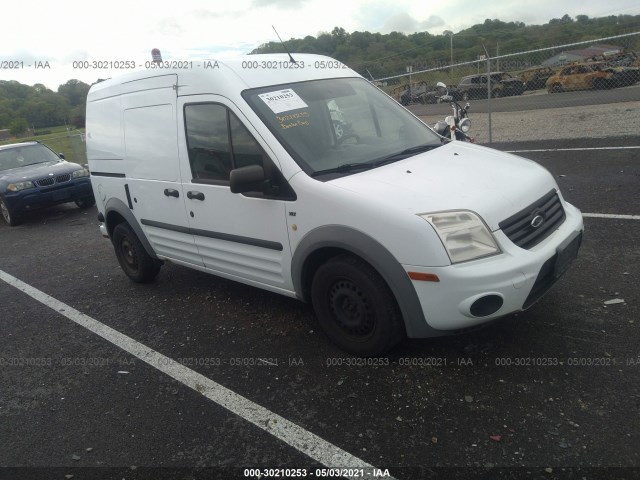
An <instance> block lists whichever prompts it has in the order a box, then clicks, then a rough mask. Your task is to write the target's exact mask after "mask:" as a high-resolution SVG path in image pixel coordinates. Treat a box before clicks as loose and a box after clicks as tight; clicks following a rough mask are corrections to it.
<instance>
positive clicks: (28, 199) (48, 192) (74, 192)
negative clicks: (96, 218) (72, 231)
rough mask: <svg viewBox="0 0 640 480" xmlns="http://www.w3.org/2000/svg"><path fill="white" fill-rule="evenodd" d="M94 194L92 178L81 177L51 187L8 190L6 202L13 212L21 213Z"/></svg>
mask: <svg viewBox="0 0 640 480" xmlns="http://www.w3.org/2000/svg"><path fill="white" fill-rule="evenodd" d="M91 196H93V189H92V188H91V180H90V179H89V177H81V178H75V179H72V180H69V181H68V182H64V183H58V184H55V185H53V186H51V187H35V188H28V189H26V190H20V191H18V192H7V194H6V195H5V200H6V203H7V205H8V207H9V209H11V210H12V211H13V212H15V213H20V212H24V211H27V210H32V209H36V208H42V207H49V206H53V205H57V204H60V203H67V202H74V201H76V200H80V199H83V198H86V197H91Z"/></svg>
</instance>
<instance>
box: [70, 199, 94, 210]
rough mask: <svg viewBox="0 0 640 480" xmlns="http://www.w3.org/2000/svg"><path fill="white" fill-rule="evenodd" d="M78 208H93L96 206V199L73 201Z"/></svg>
mask: <svg viewBox="0 0 640 480" xmlns="http://www.w3.org/2000/svg"><path fill="white" fill-rule="evenodd" d="M75 203H76V205H77V206H78V208H80V209H82V210H84V209H85V208H89V207H93V206H94V205H95V204H96V199H95V198H93V196H91V197H84V198H79V199H78V200H76V201H75Z"/></svg>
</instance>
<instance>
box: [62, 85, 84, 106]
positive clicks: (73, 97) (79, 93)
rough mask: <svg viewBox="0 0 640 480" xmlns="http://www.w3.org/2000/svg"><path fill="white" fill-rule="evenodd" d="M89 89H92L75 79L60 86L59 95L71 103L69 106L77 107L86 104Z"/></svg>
mask: <svg viewBox="0 0 640 480" xmlns="http://www.w3.org/2000/svg"><path fill="white" fill-rule="evenodd" d="M89 88H91V87H90V86H89V85H87V84H86V83H84V82H81V81H80V80H75V79H73V80H69V81H68V82H67V83H65V84H64V85H60V86H59V87H58V93H59V94H60V95H62V96H64V97H65V98H66V99H67V100H68V101H69V105H71V106H72V107H76V106H78V105H84V104H85V103H86V101H87V94H88V93H89Z"/></svg>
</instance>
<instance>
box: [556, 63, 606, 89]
mask: <svg viewBox="0 0 640 480" xmlns="http://www.w3.org/2000/svg"><path fill="white" fill-rule="evenodd" d="M614 83H615V80H614V74H613V72H611V71H610V70H607V69H603V70H597V69H596V68H594V67H593V66H592V65H588V64H584V63H580V64H573V65H568V66H566V67H564V68H562V69H561V70H560V71H559V72H558V73H556V74H555V75H552V76H551V77H549V79H548V80H547V91H548V92H549V93H559V92H564V91H569V90H591V89H602V88H611V87H613V86H614Z"/></svg>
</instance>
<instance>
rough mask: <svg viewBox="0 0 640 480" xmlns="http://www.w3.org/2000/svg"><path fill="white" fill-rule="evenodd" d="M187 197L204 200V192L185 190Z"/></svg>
mask: <svg viewBox="0 0 640 480" xmlns="http://www.w3.org/2000/svg"><path fill="white" fill-rule="evenodd" d="M187 198H188V199H189V200H204V193H202V192H195V191H193V192H191V191H189V192H187Z"/></svg>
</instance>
